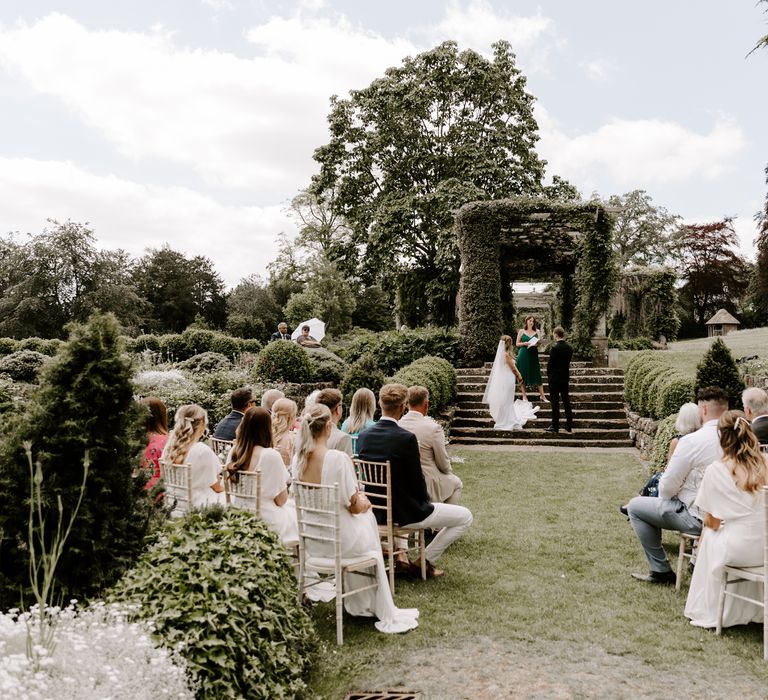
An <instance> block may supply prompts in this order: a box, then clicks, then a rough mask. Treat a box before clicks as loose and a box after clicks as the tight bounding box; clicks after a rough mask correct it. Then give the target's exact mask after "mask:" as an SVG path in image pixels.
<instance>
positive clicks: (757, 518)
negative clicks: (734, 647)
mask: <svg viewBox="0 0 768 700" xmlns="http://www.w3.org/2000/svg"><path fill="white" fill-rule="evenodd" d="M717 427H718V431H719V433H720V446H721V447H722V450H723V457H722V459H719V460H717V461H715V462H712V464H710V465H709V467H707V471H706V472H704V478H703V479H702V480H701V485H700V486H699V493H698V495H697V496H696V501H695V504H696V507H697V508H699V510H700V511H701V512H703V513H704V529H703V530H702V533H701V540H700V541H699V555H698V559H697V561H696V568H695V569H694V570H693V577H692V578H691V588H690V590H689V591H688V600H687V601H686V603H685V616H686V617H688V618H690V620H691V624H692V625H696V626H697V627H717V615H718V601H719V597H720V580H721V577H722V573H723V567H724V566H760V565H761V564H762V563H763V509H762V504H761V499H760V489H761V487H763V486H765V485H766V483H768V455H766V454H764V453H763V452H762V451H761V450H760V444H759V443H758V441H757V438H756V437H755V434H754V432H753V431H752V428H751V427H750V425H749V421H748V420H747V419H746V418H745V417H744V415H743V414H742V413H741V411H726V412H725V413H724V414H723V415H722V416H720V420H719V421H718V424H717ZM729 589H730V590H731V591H733V592H734V593H736V594H738V595H742V596H744V597H747V598H753V599H757V600H762V597H763V593H762V585H761V584H760V583H758V582H756V581H741V582H739V583H735V584H732V585H730V586H729ZM762 621H763V610H762V608H761V607H760V606H758V605H755V604H753V603H750V602H747V601H745V600H740V599H737V598H732V597H730V596H729V597H727V598H726V599H725V608H724V612H723V627H731V626H733V625H746V624H747V623H749V622H762Z"/></svg>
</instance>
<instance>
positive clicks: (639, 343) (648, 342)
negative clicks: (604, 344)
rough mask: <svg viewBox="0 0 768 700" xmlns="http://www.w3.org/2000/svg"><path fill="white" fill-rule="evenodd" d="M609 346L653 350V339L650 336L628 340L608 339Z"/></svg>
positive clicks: (622, 348)
mask: <svg viewBox="0 0 768 700" xmlns="http://www.w3.org/2000/svg"><path fill="white" fill-rule="evenodd" d="M608 347H609V348H617V349H618V350H653V340H652V339H651V338H630V339H629V340H614V339H613V338H610V339H609V340H608Z"/></svg>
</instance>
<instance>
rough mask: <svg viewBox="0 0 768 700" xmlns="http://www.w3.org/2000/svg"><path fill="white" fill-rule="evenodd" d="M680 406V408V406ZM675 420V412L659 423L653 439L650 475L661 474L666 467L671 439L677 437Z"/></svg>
mask: <svg viewBox="0 0 768 700" xmlns="http://www.w3.org/2000/svg"><path fill="white" fill-rule="evenodd" d="M680 405H681V406H682V404H680ZM678 408H679V406H678ZM676 420H677V411H675V412H674V413H673V414H672V415H669V416H667V417H666V418H663V419H662V420H660V421H659V425H658V428H657V429H656V435H655V436H654V438H653V455H652V457H651V473H654V472H663V471H664V469H665V468H666V466H667V454H668V453H669V443H670V442H672V438H674V437H675V436H676V435H677V428H675V421H676Z"/></svg>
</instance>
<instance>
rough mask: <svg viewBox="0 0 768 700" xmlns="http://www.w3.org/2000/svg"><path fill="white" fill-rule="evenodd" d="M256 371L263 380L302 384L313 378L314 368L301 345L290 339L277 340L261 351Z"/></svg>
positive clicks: (257, 359)
mask: <svg viewBox="0 0 768 700" xmlns="http://www.w3.org/2000/svg"><path fill="white" fill-rule="evenodd" d="M254 373H255V376H256V378H257V379H261V380H262V381H267V382H296V383H297V384H301V383H303V382H309V381H311V380H312V376H313V373H314V369H313V367H312V362H311V361H310V359H309V355H308V354H307V352H306V350H304V348H302V347H301V346H300V345H297V344H296V343H294V342H292V341H290V340H275V341H273V342H271V343H269V344H268V345H266V346H264V347H263V348H262V349H261V351H260V352H259V354H258V356H257V357H256V365H255V366H254Z"/></svg>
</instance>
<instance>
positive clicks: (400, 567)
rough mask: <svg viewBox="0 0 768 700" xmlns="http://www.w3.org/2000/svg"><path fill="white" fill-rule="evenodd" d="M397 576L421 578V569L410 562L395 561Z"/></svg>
mask: <svg viewBox="0 0 768 700" xmlns="http://www.w3.org/2000/svg"><path fill="white" fill-rule="evenodd" d="M395 574H397V575H398V576H413V577H416V576H421V567H420V566H419V565H418V564H414V563H413V562H410V561H403V560H402V559H396V560H395Z"/></svg>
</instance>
